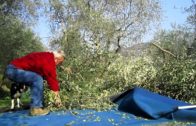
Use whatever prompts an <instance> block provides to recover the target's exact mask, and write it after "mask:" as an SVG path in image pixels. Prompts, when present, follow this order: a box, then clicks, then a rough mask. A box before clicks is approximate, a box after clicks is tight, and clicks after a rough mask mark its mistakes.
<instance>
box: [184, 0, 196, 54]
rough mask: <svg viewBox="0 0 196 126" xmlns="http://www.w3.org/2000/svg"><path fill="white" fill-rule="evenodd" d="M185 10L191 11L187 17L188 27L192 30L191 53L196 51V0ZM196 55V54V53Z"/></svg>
mask: <svg viewBox="0 0 196 126" xmlns="http://www.w3.org/2000/svg"><path fill="white" fill-rule="evenodd" d="M185 11H186V12H187V13H189V16H188V17H187V22H188V25H187V26H188V27H189V28H190V29H191V30H192V32H193V36H192V41H191V42H192V43H191V45H190V46H189V55H191V54H192V53H195V52H196V1H195V0H192V5H191V6H190V7H189V8H186V9H185ZM195 55H196V54H195Z"/></svg>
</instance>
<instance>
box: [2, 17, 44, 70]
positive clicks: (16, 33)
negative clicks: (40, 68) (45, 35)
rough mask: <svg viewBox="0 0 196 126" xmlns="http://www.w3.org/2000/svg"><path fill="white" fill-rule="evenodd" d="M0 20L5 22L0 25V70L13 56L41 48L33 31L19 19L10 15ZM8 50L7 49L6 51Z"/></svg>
mask: <svg viewBox="0 0 196 126" xmlns="http://www.w3.org/2000/svg"><path fill="white" fill-rule="evenodd" d="M0 18H1V19H2V20H1V21H0V22H5V21H6V22H7V24H6V25H3V26H1V27H0V50H1V53H0V61H1V62H0V67H1V72H2V70H3V68H4V67H5V65H7V64H8V63H9V62H10V60H12V59H13V58H16V57H19V56H22V55H24V54H26V53H29V52H32V51H41V50H43V45H42V44H41V42H40V40H39V39H38V38H37V37H35V35H34V33H33V32H32V31H31V30H30V29H28V28H26V27H25V26H24V25H22V24H21V23H20V21H19V20H17V19H16V18H14V17H12V16H10V17H7V18H6V19H4V18H3V17H0ZM8 50H9V51H8Z"/></svg>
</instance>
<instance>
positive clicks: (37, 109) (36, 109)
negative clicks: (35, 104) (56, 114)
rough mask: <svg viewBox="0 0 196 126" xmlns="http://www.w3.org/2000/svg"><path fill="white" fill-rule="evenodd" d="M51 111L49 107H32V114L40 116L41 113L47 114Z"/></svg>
mask: <svg viewBox="0 0 196 126" xmlns="http://www.w3.org/2000/svg"><path fill="white" fill-rule="evenodd" d="M48 113H49V111H48V110H47V109H42V108H31V109H30V115H31V116H39V115H47V114H48Z"/></svg>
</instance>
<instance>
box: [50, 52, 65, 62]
mask: <svg viewBox="0 0 196 126" xmlns="http://www.w3.org/2000/svg"><path fill="white" fill-rule="evenodd" d="M53 54H54V61H55V64H56V65H59V64H61V63H62V62H63V61H64V59H65V53H64V51H62V50H59V51H54V52H53Z"/></svg>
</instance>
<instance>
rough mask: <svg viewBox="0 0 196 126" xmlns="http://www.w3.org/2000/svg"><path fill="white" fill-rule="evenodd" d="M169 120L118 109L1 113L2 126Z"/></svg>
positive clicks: (124, 125)
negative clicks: (137, 116)
mask: <svg viewBox="0 0 196 126" xmlns="http://www.w3.org/2000/svg"><path fill="white" fill-rule="evenodd" d="M164 122H168V120H146V119H142V118H136V117H135V116H134V115H131V114H127V113H123V112H120V111H118V110H108V111H101V112H98V111H94V110H75V111H68V112H66V111H58V112H51V113H50V114H49V115H46V116H35V117H31V116H28V111H17V112H14V113H12V112H9V113H4V114H2V115H0V126H142V125H149V126H152V125H154V124H161V123H164Z"/></svg>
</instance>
